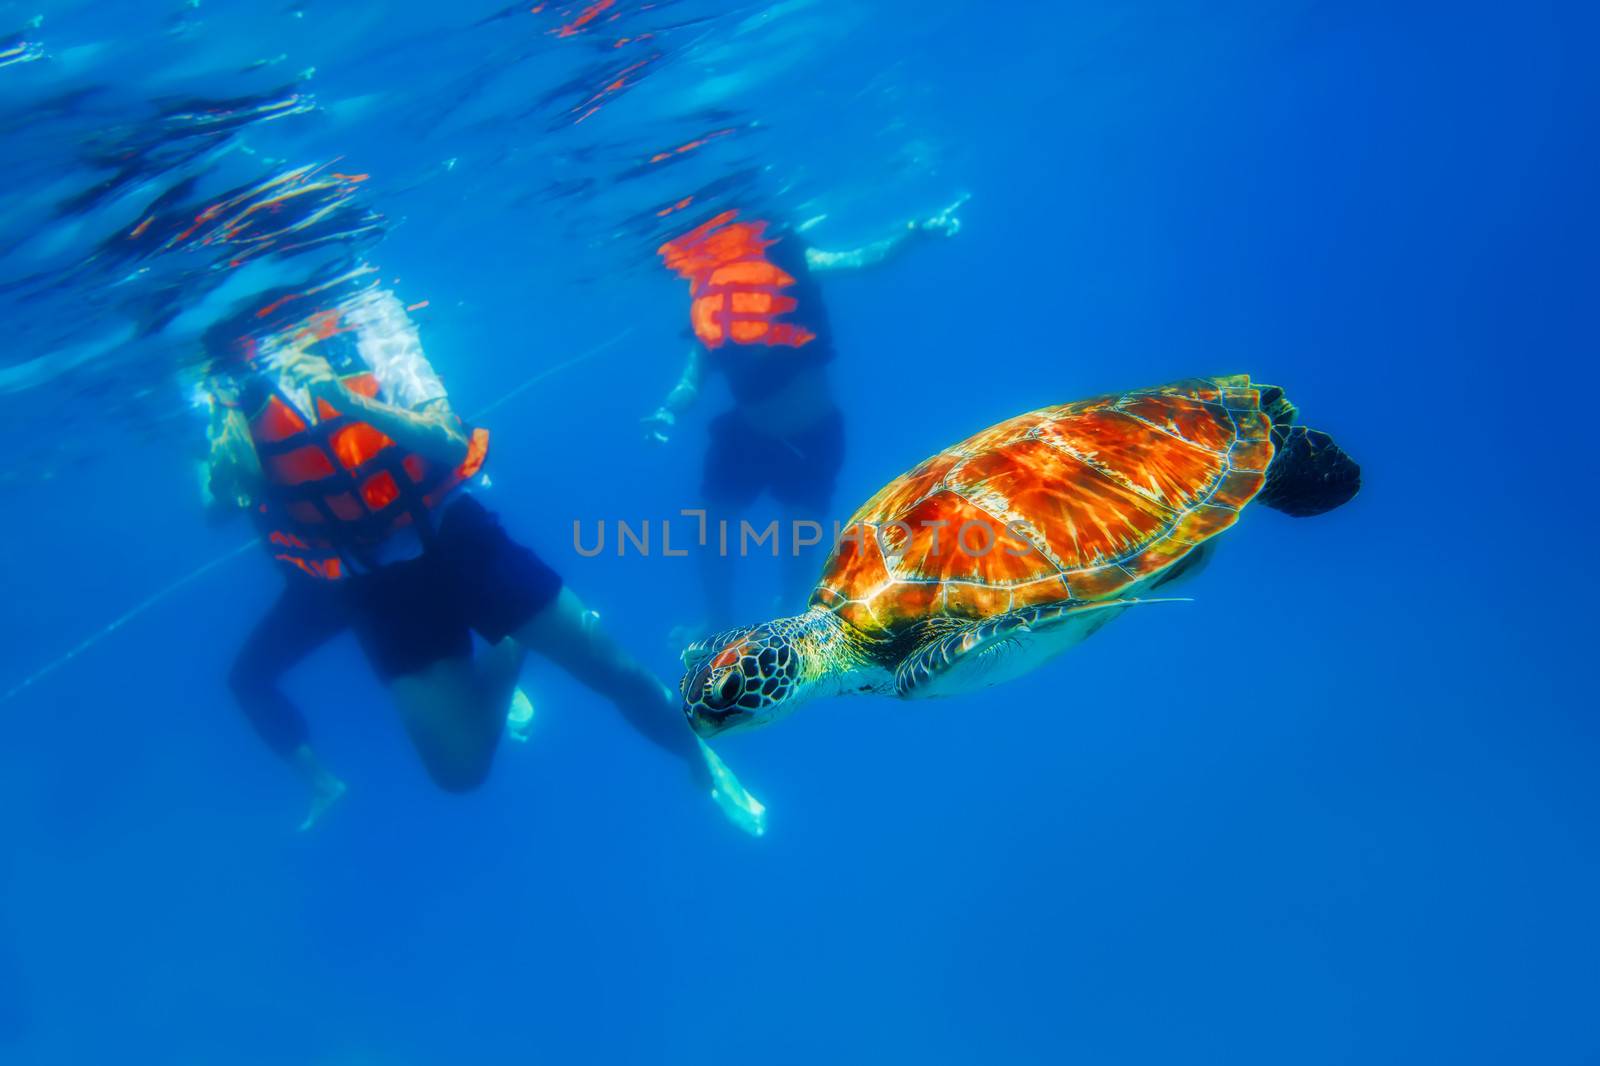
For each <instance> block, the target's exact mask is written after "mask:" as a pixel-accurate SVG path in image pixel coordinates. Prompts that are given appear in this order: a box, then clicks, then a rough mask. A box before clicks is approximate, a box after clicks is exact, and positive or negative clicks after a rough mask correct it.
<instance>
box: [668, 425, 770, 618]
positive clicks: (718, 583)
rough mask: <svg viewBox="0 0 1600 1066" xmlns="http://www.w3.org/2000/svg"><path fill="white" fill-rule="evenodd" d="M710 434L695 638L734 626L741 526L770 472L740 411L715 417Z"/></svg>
mask: <svg viewBox="0 0 1600 1066" xmlns="http://www.w3.org/2000/svg"><path fill="white" fill-rule="evenodd" d="M708 432H709V434H710V442H709V444H708V445H707V447H706V456H705V466H704V468H703V470H702V472H701V481H700V498H701V500H702V501H703V504H704V507H705V510H706V543H705V544H703V545H699V546H698V547H697V549H696V550H697V551H698V552H699V557H698V558H697V559H696V560H695V562H696V564H697V568H698V570H699V576H700V589H701V597H702V600H701V602H702V603H703V604H704V605H705V607H704V609H705V617H704V618H702V619H701V620H700V621H699V622H698V623H693V624H690V625H689V626H687V627H686V628H688V629H694V630H699V632H695V633H693V634H692V635H691V636H690V639H692V640H698V639H699V638H701V637H703V636H706V635H707V634H709V633H713V632H715V631H717V630H718V629H724V628H726V627H728V626H731V625H734V624H735V623H736V620H735V618H734V617H733V615H734V604H733V589H734V578H735V577H736V576H737V567H738V553H739V544H740V540H739V530H738V528H737V522H738V520H739V519H740V518H742V517H743V516H744V514H745V510H746V508H748V507H749V506H750V504H751V503H752V502H754V500H755V498H756V497H757V496H758V495H760V492H761V486H762V484H763V483H764V481H765V478H766V473H767V472H766V469H765V466H764V463H763V455H762V451H763V449H762V443H763V442H762V440H761V439H760V438H759V436H758V435H757V434H754V433H752V432H751V431H750V429H749V427H748V426H746V425H745V423H744V421H743V419H742V418H740V416H739V414H738V412H736V411H729V412H728V413H726V414H723V415H720V416H718V417H717V418H715V419H713V420H712V422H711V425H710V427H709V430H708ZM724 521H726V522H728V523H729V526H728V536H727V543H726V545H724V544H723V539H722V536H721V533H720V525H719V524H720V523H721V522H724ZM724 547H726V549H727V550H726V551H724V550H723V549H724Z"/></svg>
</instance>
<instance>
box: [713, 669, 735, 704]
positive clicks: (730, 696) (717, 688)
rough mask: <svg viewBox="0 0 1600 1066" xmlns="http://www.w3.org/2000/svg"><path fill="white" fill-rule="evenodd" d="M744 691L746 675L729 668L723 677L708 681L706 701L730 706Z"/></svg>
mask: <svg viewBox="0 0 1600 1066" xmlns="http://www.w3.org/2000/svg"><path fill="white" fill-rule="evenodd" d="M743 692H744V677H743V675H741V674H740V673H739V671H737V670H729V671H728V672H727V673H725V674H723V675H722V677H721V678H719V679H717V680H714V681H708V682H706V702H707V703H709V704H710V705H711V706H713V707H718V708H721V707H730V706H732V705H733V704H734V703H735V702H737V701H738V699H739V696H740V695H741V694H742V693H743Z"/></svg>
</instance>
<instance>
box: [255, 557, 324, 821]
mask: <svg viewBox="0 0 1600 1066" xmlns="http://www.w3.org/2000/svg"><path fill="white" fill-rule="evenodd" d="M348 624H349V612H348V610H347V606H346V601H345V599H344V593H343V590H342V589H340V588H338V587H337V586H336V585H334V584H332V583H328V582H322V581H317V580H315V579H312V578H302V577H297V576H290V577H289V578H288V579H287V583H286V584H285V585H284V588H283V591H282V592H281V593H280V594H279V596H278V600H277V602H276V603H274V604H273V605H272V607H271V608H269V609H268V611H267V613H266V614H265V615H264V616H262V618H261V620H260V621H259V622H257V623H256V627H255V629H253V630H252V631H251V633H250V635H249V636H248V637H246V638H245V642H244V645H243V646H242V647H240V649H239V652H238V654H237V656H235V658H234V661H233V665H232V666H231V667H230V668H229V670H228V687H229V688H230V689H231V690H232V691H233V695H234V699H236V700H237V701H238V703H239V706H240V707H241V708H243V710H244V712H245V716H246V717H247V718H249V720H250V724H251V725H252V726H254V727H255V731H256V733H257V735H259V736H260V737H261V739H262V740H264V741H265V742H266V743H267V745H268V746H269V747H270V748H272V750H273V751H274V752H275V753H276V754H277V755H278V756H279V757H280V758H282V759H283V760H284V761H285V762H287V763H289V764H290V765H292V766H293V767H294V768H295V770H296V772H298V773H299V774H300V776H301V777H302V778H303V779H304V780H305V782H306V784H307V785H308V786H309V787H310V789H311V809H310V811H309V812H308V813H307V814H306V816H305V818H304V819H303V820H302V821H301V823H300V828H301V829H302V830H305V829H310V828H311V827H312V826H314V825H316V823H317V822H318V821H319V820H320V819H321V818H322V816H323V814H325V813H326V812H327V810H328V808H329V807H331V806H333V804H335V803H337V802H338V800H339V798H340V797H341V796H343V795H344V793H345V784H344V782H343V781H341V780H339V779H338V778H337V777H335V776H334V775H333V774H332V773H330V772H329V771H328V770H327V769H326V768H325V767H323V765H322V762H321V760H320V759H319V758H318V757H317V754H316V753H315V752H314V751H313V750H312V748H311V739H310V732H309V730H308V729H307V728H306V722H305V718H304V716H303V715H301V713H300V711H299V709H298V708H297V707H295V705H294V704H293V703H292V702H291V701H290V700H289V697H288V696H286V695H285V694H284V692H283V689H282V688H281V687H280V686H279V683H280V682H281V680H282V679H283V676H284V675H285V674H287V673H288V672H289V671H290V670H291V669H293V668H294V666H295V665H296V664H298V663H299V662H300V661H301V660H302V659H304V658H305V657H306V656H307V655H310V654H311V653H312V652H313V651H315V650H316V649H317V648H319V647H321V646H322V645H323V644H325V643H327V642H328V640H330V639H331V638H332V637H333V636H334V635H335V634H337V633H338V632H339V631H340V630H342V629H344V628H345V627H346V626H347V625H348Z"/></svg>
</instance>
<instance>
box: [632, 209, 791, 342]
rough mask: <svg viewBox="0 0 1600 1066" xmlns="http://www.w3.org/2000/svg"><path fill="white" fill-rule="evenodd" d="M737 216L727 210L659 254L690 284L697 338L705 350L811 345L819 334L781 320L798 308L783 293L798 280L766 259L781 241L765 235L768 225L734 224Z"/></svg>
mask: <svg viewBox="0 0 1600 1066" xmlns="http://www.w3.org/2000/svg"><path fill="white" fill-rule="evenodd" d="M738 214H739V213H738V212H737V211H725V212H723V213H722V214H720V215H718V216H717V217H716V218H713V219H712V220H711V221H709V222H707V223H705V224H704V225H701V226H697V227H695V228H694V229H692V230H690V231H689V232H688V233H685V234H684V235H683V236H681V237H678V238H675V239H673V240H670V241H668V242H667V243H666V244H663V245H662V246H661V247H660V248H659V249H657V251H658V252H659V254H660V255H661V259H662V261H663V262H664V263H666V265H667V266H668V268H670V269H672V270H675V271H677V273H678V274H679V275H680V276H681V277H683V278H686V279H688V281H689V295H690V299H691V301H692V302H691V303H690V306H689V323H690V325H692V326H693V327H694V335H695V336H696V337H698V338H700V342H701V343H702V344H704V345H705V346H706V347H707V348H720V347H722V345H723V344H725V343H727V342H728V341H732V342H733V343H734V344H767V345H778V344H781V345H786V346H788V347H790V348H799V347H802V346H803V345H806V344H809V343H811V342H812V341H814V340H816V339H817V335H816V334H815V333H813V332H811V331H810V330H808V329H806V328H805V327H804V326H800V325H797V324H795V323H793V322H779V321H778V317H779V316H780V315H786V314H789V313H790V312H792V311H794V310H795V309H796V308H797V307H798V306H799V303H798V301H797V300H796V299H795V298H794V297H793V296H785V295H784V294H783V291H782V290H784V289H787V288H789V287H790V286H792V285H794V284H796V280H795V278H794V276H793V275H792V274H790V273H788V272H787V271H785V270H784V269H783V268H781V267H779V266H778V265H777V264H776V263H774V262H773V261H772V260H771V259H770V258H768V256H767V249H768V248H770V247H772V246H773V245H774V244H776V243H778V242H777V241H776V240H769V239H767V238H766V237H764V236H763V234H764V233H765V232H766V229H767V224H766V223H765V222H735V221H734V219H735V218H737V217H738Z"/></svg>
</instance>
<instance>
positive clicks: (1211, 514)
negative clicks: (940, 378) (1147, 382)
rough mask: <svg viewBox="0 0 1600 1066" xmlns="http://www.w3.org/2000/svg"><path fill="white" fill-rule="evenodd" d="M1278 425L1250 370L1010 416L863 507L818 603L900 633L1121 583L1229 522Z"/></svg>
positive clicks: (1258, 479) (1112, 591)
mask: <svg viewBox="0 0 1600 1066" xmlns="http://www.w3.org/2000/svg"><path fill="white" fill-rule="evenodd" d="M1271 430H1272V422H1271V419H1270V418H1269V416H1268V415H1267V414H1266V413H1264V412H1263V411H1262V409H1261V392H1260V390H1259V389H1258V388H1257V387H1255V386H1252V385H1251V383H1250V379H1249V377H1247V376H1245V375H1237V376H1233V377H1222V378H1215V379H1191V380H1187V381H1180V382H1175V383H1173V384H1171V385H1164V386H1160V387H1157V388H1153V389H1142V390H1138V391H1134V392H1127V393H1123V394H1121V395H1117V396H1104V397H1099V398H1096V399H1092V400H1082V401H1079V402H1077V403H1070V404H1064V405H1061V406H1058V407H1047V408H1044V409H1042V410H1039V411H1035V412H1033V413H1031V414H1026V415H1022V416H1020V417H1018V418H1013V419H1010V420H1008V421H1006V422H1002V423H1000V424H999V425H997V426H993V427H991V428H990V429H986V430H984V431H983V432H981V433H978V434H976V435H975V436H973V437H970V438H968V439H967V440H965V441H962V442H961V443H960V444H957V445H955V446H954V447H951V448H947V449H945V450H944V451H942V452H940V453H939V454H938V455H935V456H933V457H932V458H930V459H928V460H927V461H926V462H923V463H922V464H920V465H919V466H917V467H916V469H914V470H912V471H910V472H909V473H907V474H905V475H903V476H902V477H899V478H897V479H895V480H894V481H892V482H890V483H889V484H888V485H887V486H885V487H884V488H883V489H882V490H881V491H880V492H879V493H878V494H877V495H876V496H874V497H873V498H872V499H871V500H869V501H868V502H867V503H866V505H865V506H863V507H862V508H861V509H860V510H859V511H857V512H856V513H855V515H854V516H853V517H852V518H851V520H850V522H849V524H848V525H847V526H846V537H845V539H844V541H843V542H842V543H841V544H840V546H839V547H838V548H837V549H836V550H835V552H834V554H833V556H832V557H831V558H830V559H829V560H828V564H827V566H826V567H825V568H824V570H823V575H822V579H821V581H820V582H819V584H818V586H817V588H816V591H815V592H814V593H813V594H812V599H811V602H812V604H813V605H816V606H821V607H825V608H828V609H831V610H835V611H838V612H839V614H840V615H841V616H842V617H843V618H844V619H845V620H846V621H848V622H850V623H851V624H853V625H855V626H856V627H857V628H859V629H861V630H863V631H864V632H867V633H878V634H893V633H897V632H902V631H904V630H905V629H906V628H907V627H909V626H911V625H914V624H916V623H918V622H922V621H924V620H927V619H931V618H937V617H947V618H954V619H973V618H985V617H990V616H992V615H995V614H999V613H1001V612H1004V611H1010V610H1015V609H1017V608H1021V607H1027V606H1033V605H1036V604H1046V603H1059V602H1092V601H1095V600H1102V599H1108V598H1112V597H1115V596H1117V595H1118V594H1119V593H1122V592H1124V591H1125V590H1126V589H1127V588H1128V587H1129V586H1130V585H1133V584H1134V583H1135V582H1138V581H1142V580H1144V579H1146V578H1149V577H1152V576H1154V575H1155V574H1157V573H1159V572H1160V571H1161V570H1163V569H1165V568H1166V567H1168V566H1171V565H1172V564H1173V563H1175V562H1177V561H1178V560H1179V559H1181V558H1182V557H1183V556H1184V555H1185V554H1187V553H1188V552H1189V551H1190V550H1191V549H1193V548H1194V547H1195V546H1196V545H1197V544H1199V543H1201V542H1202V541H1204V540H1206V539H1208V538H1210V537H1213V536H1215V535H1216V534H1217V533H1220V532H1221V531H1222V530H1224V529H1227V528H1228V527H1229V526H1231V525H1232V524H1233V523H1234V521H1235V520H1236V519H1237V518H1238V515H1239V508H1240V507H1242V506H1244V504H1246V503H1248V502H1249V501H1250V499H1251V498H1252V497H1253V496H1255V494H1256V493H1257V492H1259V491H1260V490H1261V486H1262V484H1263V483H1264V481H1265V478H1266V470H1267V466H1268V464H1270V463H1271V462H1272V455H1273V445H1272V438H1271ZM958 538H961V540H962V543H961V544H960V545H959V546H958V544H957V539H958Z"/></svg>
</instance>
